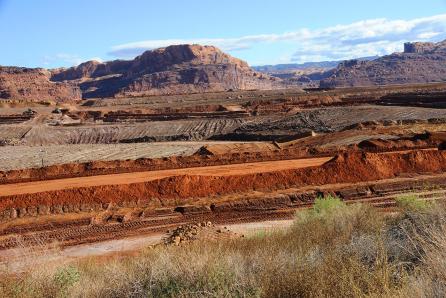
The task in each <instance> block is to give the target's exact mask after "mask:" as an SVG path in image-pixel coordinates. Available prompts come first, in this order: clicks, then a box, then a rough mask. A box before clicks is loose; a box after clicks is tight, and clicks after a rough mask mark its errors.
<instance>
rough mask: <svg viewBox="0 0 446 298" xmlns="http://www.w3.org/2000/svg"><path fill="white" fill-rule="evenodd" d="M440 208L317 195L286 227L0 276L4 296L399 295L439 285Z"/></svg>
mask: <svg viewBox="0 0 446 298" xmlns="http://www.w3.org/2000/svg"><path fill="white" fill-rule="evenodd" d="M445 232H446V208H445V207H443V206H440V205H432V206H430V207H429V208H426V209H424V208H423V209H422V210H413V208H409V209H404V210H403V212H402V213H401V214H400V215H398V216H397V217H392V218H387V217H384V215H382V214H380V213H378V212H376V211H375V210H374V209H373V208H372V207H369V206H366V205H349V206H346V205H344V204H343V203H342V202H340V201H337V200H336V199H334V198H331V199H329V200H325V199H321V200H318V202H317V203H316V206H315V208H313V209H312V210H308V211H306V212H300V213H299V214H298V215H296V220H295V224H294V225H293V226H292V227H291V228H290V229H289V230H287V231H282V232H273V233H264V234H261V235H257V236H255V237H248V238H244V239H237V240H229V241H224V242H219V243H213V242H195V243H191V244H189V245H185V246H180V247H158V248H155V249H147V250H146V251H144V252H142V253H141V254H140V255H139V256H137V257H128V258H125V259H113V260H109V261H107V262H105V263H98V261H97V260H95V259H90V260H88V261H83V262H79V263H77V264H74V265H71V266H62V267H59V268H41V269H40V270H33V271H31V272H30V273H29V274H25V275H22V276H19V277H8V278H5V279H3V280H1V281H0V285H1V287H0V296H2V297H3V296H4V297H299V296H302V297H332V296H335V297H336V296H355V297H356V296H359V297H365V296H370V297H377V296H379V297H382V296H392V297H398V296H400V297H403V296H411V297H413V296H414V295H415V296H427V297H432V296H441V294H443V293H444V292H445V291H446V282H445V281H446V258H445V257H446V233H445Z"/></svg>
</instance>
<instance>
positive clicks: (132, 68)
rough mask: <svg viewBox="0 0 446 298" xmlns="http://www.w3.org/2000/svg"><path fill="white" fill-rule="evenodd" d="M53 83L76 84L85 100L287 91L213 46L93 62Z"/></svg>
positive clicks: (56, 74) (60, 73) (61, 73)
mask: <svg viewBox="0 0 446 298" xmlns="http://www.w3.org/2000/svg"><path fill="white" fill-rule="evenodd" d="M51 79H52V80H53V81H58V82H75V83H76V84H78V85H79V86H80V88H81V89H82V94H83V97H84V98H91V97H112V96H114V97H125V96H144V95H164V94H183V93H197V92H211V91H212V92H215V91H227V90H249V89H274V88H283V87H284V85H283V84H282V82H281V80H280V79H278V78H274V77H270V76H268V75H266V74H262V73H259V72H256V71H254V70H252V69H251V68H250V67H249V66H248V64H247V63H246V62H244V61H242V60H239V59H236V58H234V57H231V56H230V55H228V54H225V53H223V52H222V51H220V50H219V49H217V48H216V47H213V46H200V45H175V46H169V47H166V48H160V49H156V50H153V51H146V52H144V53H143V54H142V55H140V56H138V57H136V58H135V59H133V60H128V61H124V60H115V61H110V62H105V63H100V62H97V61H88V62H85V63H82V64H80V65H79V66H76V67H72V68H69V69H56V70H52V78H51Z"/></svg>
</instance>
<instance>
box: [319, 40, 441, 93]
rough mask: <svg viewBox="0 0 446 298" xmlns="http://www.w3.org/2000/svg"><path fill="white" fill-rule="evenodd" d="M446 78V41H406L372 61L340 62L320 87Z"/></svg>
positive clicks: (405, 82)
mask: <svg viewBox="0 0 446 298" xmlns="http://www.w3.org/2000/svg"><path fill="white" fill-rule="evenodd" d="M441 81H446V41H443V42H440V43H421V42H415V43H406V44H405V45H404V52H403V53H394V54H391V55H388V56H383V57H381V58H378V59H375V60H372V61H358V60H349V61H345V62H343V63H340V64H339V65H338V67H337V68H336V69H335V70H334V71H333V73H332V74H331V76H330V77H328V78H325V79H323V80H321V82H320V87H322V88H331V87H352V86H373V85H388V84H409V83H430V82H441Z"/></svg>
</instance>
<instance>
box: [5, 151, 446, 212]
mask: <svg viewBox="0 0 446 298" xmlns="http://www.w3.org/2000/svg"><path fill="white" fill-rule="evenodd" d="M445 170H446V152H445V151H438V150H418V151H408V152H392V153H361V152H353V153H345V154H341V155H339V156H337V157H335V158H334V159H333V160H331V161H329V162H327V163H325V164H324V165H322V166H319V167H309V168H303V169H293V170H282V171H271V172H263V173H249V174H245V175H234V176H223V175H222V176H199V175H194V176H192V175H181V176H175V177H167V178H162V179H158V180H152V181H147V182H140V183H133V184H126V185H122V184H121V185H103V186H96V187H81V188H76V189H64V190H57V191H48V192H41V193H32V194H22V195H11V196H5V197H2V198H0V210H5V209H8V208H23V207H29V206H40V205H46V206H55V205H65V204H79V205H81V204H91V203H110V202H116V203H120V202H130V201H132V202H135V203H136V202H139V203H141V202H143V203H144V204H158V205H162V206H173V205H175V204H177V203H178V201H179V200H180V201H181V200H182V199H188V198H197V197H210V196H214V195H222V194H231V193H239V192H248V191H253V190H270V191H271V190H274V189H283V188H290V187H299V186H304V185H323V184H328V183H341V182H342V183H354V182H362V181H375V180H380V179H388V178H394V177H397V176H399V175H401V174H404V173H441V172H444V171H445Z"/></svg>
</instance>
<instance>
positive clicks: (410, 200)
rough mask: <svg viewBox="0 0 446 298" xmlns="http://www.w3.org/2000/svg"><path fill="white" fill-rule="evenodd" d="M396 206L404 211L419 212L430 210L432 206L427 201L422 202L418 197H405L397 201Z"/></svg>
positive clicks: (400, 197)
mask: <svg viewBox="0 0 446 298" xmlns="http://www.w3.org/2000/svg"><path fill="white" fill-rule="evenodd" d="M395 201H396V205H397V206H398V207H399V208H401V209H402V210H403V211H409V212H417V211H425V210H427V209H428V208H429V206H430V204H429V203H428V202H426V201H423V200H420V198H419V197H418V196H417V195H411V194H409V195H403V196H399V197H397V198H396V199H395Z"/></svg>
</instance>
